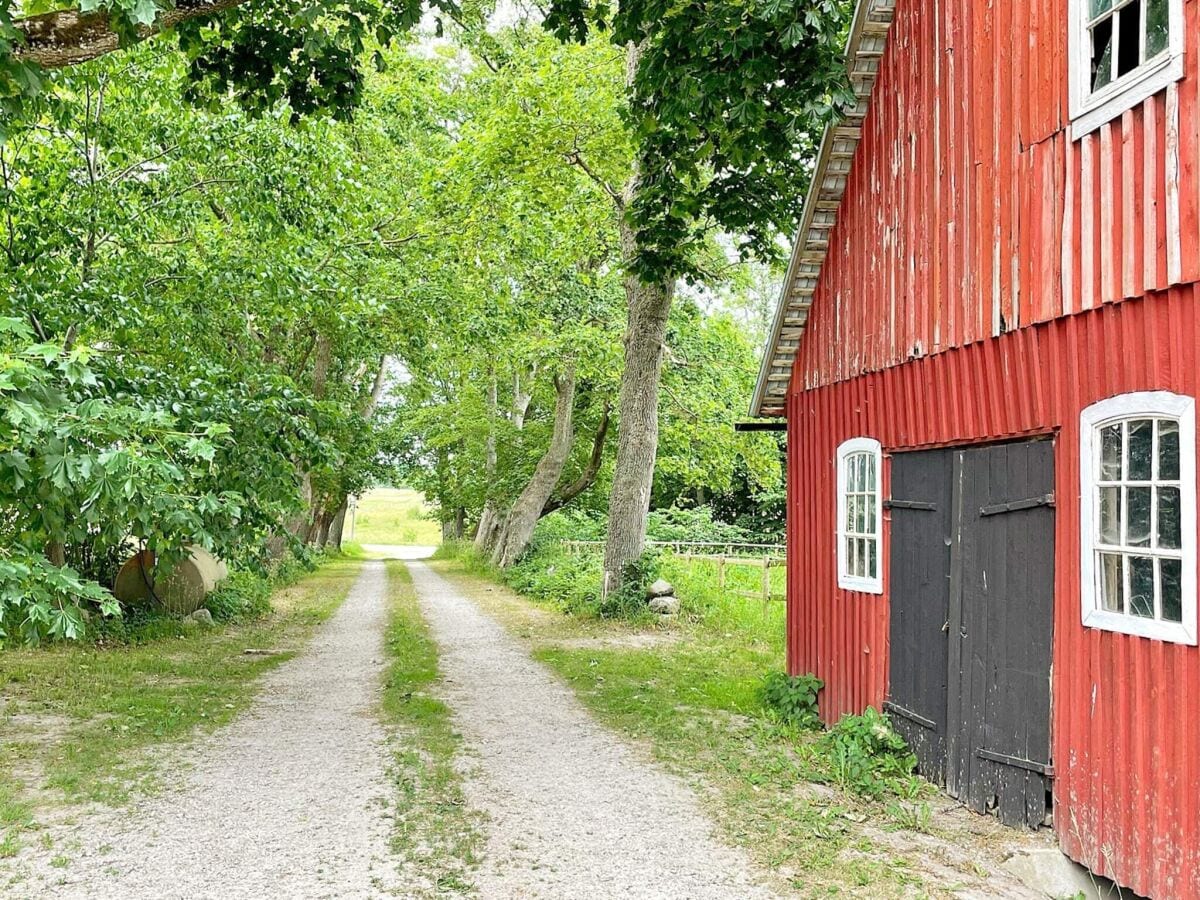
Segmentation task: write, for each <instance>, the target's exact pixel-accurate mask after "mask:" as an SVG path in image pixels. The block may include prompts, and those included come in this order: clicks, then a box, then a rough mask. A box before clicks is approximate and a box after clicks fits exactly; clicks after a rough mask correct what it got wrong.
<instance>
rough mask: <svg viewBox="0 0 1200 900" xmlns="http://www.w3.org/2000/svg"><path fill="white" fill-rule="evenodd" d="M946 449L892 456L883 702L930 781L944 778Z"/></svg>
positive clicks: (947, 549)
mask: <svg viewBox="0 0 1200 900" xmlns="http://www.w3.org/2000/svg"><path fill="white" fill-rule="evenodd" d="M953 453H954V451H952V450H924V451H920V452H916V453H900V454H897V455H896V456H895V457H893V459H892V499H891V500H889V501H888V504H887V505H888V507H889V508H890V509H891V520H892V548H891V579H890V583H891V598H892V600H891V625H890V636H891V649H890V660H891V661H890V664H889V666H890V670H891V671H890V678H889V684H890V688H889V691H888V698H889V699H888V702H887V703H885V704H884V707H885V709H887V711H888V712H890V713H891V714H892V723H893V724H894V725H895V727H896V730H897V731H898V732H900V734H901V735H903V737H904V739H905V740H906V741H908V745H909V746H910V747H911V748H912V750H913V753H915V754H916V757H917V767H918V769H919V771H920V772H921V774H922V775H924V776H925V777H926V778H928V779H929V780H930V781H934V782H937V783H938V784H944V783H945V781H946V674H947V672H948V670H949V668H948V667H949V657H948V653H947V641H946V632H947V629H948V627H949V624H948V622H949V617H950V544H951V537H952V534H951V529H952V527H953V519H952V517H951V508H950V501H951V491H950V471H951V461H952V456H953Z"/></svg>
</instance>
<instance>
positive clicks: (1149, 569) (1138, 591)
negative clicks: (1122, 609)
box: [1129, 556, 1154, 619]
mask: <svg viewBox="0 0 1200 900" xmlns="http://www.w3.org/2000/svg"><path fill="white" fill-rule="evenodd" d="M1129 612H1130V613H1132V614H1133V615H1135V616H1142V617H1143V618H1147V619H1152V618H1154V560H1153V559H1151V558H1149V557H1146V556H1131V557H1129Z"/></svg>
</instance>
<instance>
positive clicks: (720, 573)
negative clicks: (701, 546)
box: [717, 555, 725, 591]
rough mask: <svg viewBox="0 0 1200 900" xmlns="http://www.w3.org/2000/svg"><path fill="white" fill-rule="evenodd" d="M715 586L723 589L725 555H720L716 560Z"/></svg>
mask: <svg viewBox="0 0 1200 900" xmlns="http://www.w3.org/2000/svg"><path fill="white" fill-rule="evenodd" d="M717 588H718V589H720V590H722V591H723V590H725V557H724V555H722V556H721V558H720V560H718V562H717Z"/></svg>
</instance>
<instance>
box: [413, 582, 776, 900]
mask: <svg viewBox="0 0 1200 900" xmlns="http://www.w3.org/2000/svg"><path fill="white" fill-rule="evenodd" d="M408 565H409V568H410V570H411V571H412V575H413V581H414V583H415V584H416V587H417V590H418V593H419V595H420V598H421V605H422V609H423V610H424V613H425V617H426V619H427V620H428V621H429V623H430V626H431V628H432V630H433V635H434V638H435V640H436V641H437V643H438V645H439V648H440V651H441V663H440V665H441V670H442V674H443V676H444V684H443V686H442V695H443V699H444V700H445V701H446V702H447V704H448V705H449V706H450V708H451V710H452V711H453V714H454V721H455V725H456V726H457V727H458V729H459V730H460V731H461V732H462V734H463V737H464V739H465V742H466V745H467V750H468V753H470V754H471V755H473V756H474V763H475V765H474V766H473V767H472V768H471V771H469V772H468V773H467V775H468V781H467V785H466V788H467V800H468V802H469V803H471V804H472V805H473V806H475V807H476V808H479V809H482V810H483V811H485V812H486V813H487V814H488V815H489V817H490V819H491V826H490V829H489V834H488V853H487V855H486V857H485V859H484V861H483V864H482V867H481V869H480V871H479V873H478V877H477V885H478V888H479V892H480V895H481V896H482V897H485V898H571V900H578V898H588V900H594V898H610V897H611V898H617V897H620V898H634V897H638V898H656V900H683V898H688V900H701V898H713V900H715V898H722V900H726V898H729V900H752V898H761V897H770V896H774V895H773V894H772V893H770V892H768V891H767V890H766V889H765V888H764V887H762V886H760V885H759V884H757V883H756V880H755V877H754V874H753V872H752V869H751V865H750V862H749V860H748V859H747V858H746V857H745V855H744V854H742V853H741V852H740V851H735V850H733V849H731V848H729V847H727V846H725V845H724V844H723V843H722V842H721V841H720V840H719V839H718V838H717V836H716V833H715V829H714V827H713V825H712V824H711V822H710V821H709V820H708V818H707V817H706V816H705V815H704V813H703V812H702V811H701V809H700V807H699V804H698V802H697V800H696V798H695V796H694V795H693V794H692V792H691V791H690V790H689V789H688V788H687V787H686V786H685V785H684V784H683V783H682V782H680V781H678V780H677V779H675V778H673V777H671V776H669V775H667V774H666V773H664V772H662V771H661V770H659V769H658V768H657V767H655V766H654V764H653V763H652V762H651V761H650V760H649V759H648V758H647V757H646V755H645V754H643V753H641V752H639V751H637V750H635V749H634V748H633V747H631V746H630V745H629V744H627V743H626V742H625V741H623V740H621V739H620V738H618V737H617V736H616V735H615V734H613V733H612V732H610V731H608V730H607V729H605V728H603V727H601V726H600V725H598V724H597V723H596V722H595V721H594V720H593V719H592V718H591V717H590V716H589V715H588V713H587V712H586V711H585V710H584V708H583V707H582V706H581V705H580V703H579V701H578V700H577V699H576V698H575V696H574V694H573V693H572V692H571V690H570V689H569V688H568V687H567V686H566V685H565V684H564V683H563V682H562V681H560V680H559V679H558V678H557V677H555V676H554V675H553V674H552V673H551V672H550V671H549V670H548V669H546V668H545V667H543V666H542V665H540V664H539V663H537V662H535V661H534V660H532V659H531V658H530V657H529V654H528V653H527V652H526V651H525V650H524V649H523V648H522V647H521V645H520V644H518V643H517V641H516V640H515V639H514V638H513V637H512V636H511V635H509V633H508V632H507V631H505V630H504V628H502V627H501V626H500V625H499V624H498V623H497V622H495V621H494V620H493V619H491V618H490V617H489V616H487V615H485V614H484V613H483V612H482V611H480V610H479V608H478V607H476V606H475V605H474V604H473V603H471V602H470V601H469V600H467V599H466V598H465V597H463V596H462V595H461V594H460V593H459V592H458V591H457V590H456V589H455V588H454V587H453V586H452V585H451V584H449V583H448V582H447V581H446V580H445V579H443V578H442V577H440V576H439V575H437V574H436V573H435V572H433V571H432V570H430V569H429V567H428V566H426V565H424V564H422V563H419V562H413V563H409V564H408Z"/></svg>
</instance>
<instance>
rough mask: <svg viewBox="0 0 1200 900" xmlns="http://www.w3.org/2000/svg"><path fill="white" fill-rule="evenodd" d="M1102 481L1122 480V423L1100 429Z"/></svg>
mask: <svg viewBox="0 0 1200 900" xmlns="http://www.w3.org/2000/svg"><path fill="white" fill-rule="evenodd" d="M1100 480H1101V481H1120V480H1121V423H1120V422H1116V423H1114V424H1112V425H1106V426H1105V427H1104V428H1102V429H1100Z"/></svg>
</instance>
